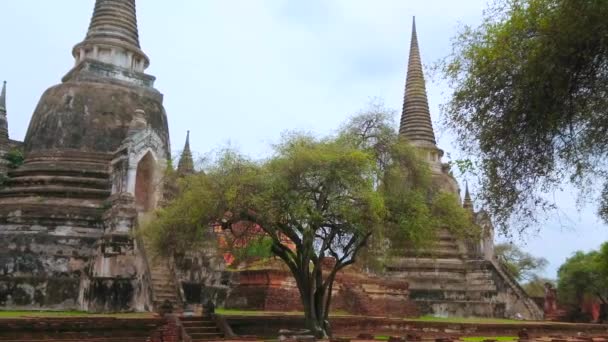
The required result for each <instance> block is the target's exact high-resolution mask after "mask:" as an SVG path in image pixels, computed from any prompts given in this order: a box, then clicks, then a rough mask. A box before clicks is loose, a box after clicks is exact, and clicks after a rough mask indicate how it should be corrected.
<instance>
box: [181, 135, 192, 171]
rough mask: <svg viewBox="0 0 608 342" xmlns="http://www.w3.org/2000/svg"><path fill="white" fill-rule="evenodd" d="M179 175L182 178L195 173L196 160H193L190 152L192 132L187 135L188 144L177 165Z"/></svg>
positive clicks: (185, 145)
mask: <svg viewBox="0 0 608 342" xmlns="http://www.w3.org/2000/svg"><path fill="white" fill-rule="evenodd" d="M177 173H178V174H179V175H180V176H186V175H191V174H193V173H194V160H193V159H192V151H190V131H188V132H187V133H186V143H185V144H184V150H183V151H182V155H181V157H180V158H179V163H178V164H177Z"/></svg>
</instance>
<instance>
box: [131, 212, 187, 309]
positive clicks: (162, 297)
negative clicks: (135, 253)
mask: <svg viewBox="0 0 608 342" xmlns="http://www.w3.org/2000/svg"><path fill="white" fill-rule="evenodd" d="M140 221H141V218H140ZM141 238H142V240H140V241H142V242H143V245H144V251H143V252H144V257H145V258H146V260H147V262H148V268H149V270H150V283H151V284H150V287H151V289H152V304H153V306H154V310H155V311H156V312H161V311H165V309H164V306H167V304H169V305H170V307H171V309H172V312H173V313H178V314H181V313H182V312H183V309H184V302H183V299H182V298H183V296H182V294H181V290H180V288H179V284H178V283H177V280H176V279H175V274H174V272H173V270H171V268H170V267H169V260H167V258H164V257H162V256H159V255H157V253H155V252H154V250H153V249H152V246H151V245H150V241H148V239H147V238H146V236H145V234H143V235H142V237H141Z"/></svg>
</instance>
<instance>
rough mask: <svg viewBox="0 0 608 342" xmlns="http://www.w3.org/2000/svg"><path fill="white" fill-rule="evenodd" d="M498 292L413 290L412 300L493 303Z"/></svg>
mask: <svg viewBox="0 0 608 342" xmlns="http://www.w3.org/2000/svg"><path fill="white" fill-rule="evenodd" d="M496 294H497V292H496V291H450V290H424V289H420V290H411V291H410V299H411V300H416V301H419V300H436V301H448V302H452V301H467V300H473V301H475V300H478V301H493V300H492V298H494V297H495V296H496Z"/></svg>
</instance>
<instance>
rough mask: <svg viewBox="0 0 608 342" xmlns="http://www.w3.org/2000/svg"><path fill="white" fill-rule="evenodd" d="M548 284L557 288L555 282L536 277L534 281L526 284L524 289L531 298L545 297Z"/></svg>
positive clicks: (531, 280)
mask: <svg viewBox="0 0 608 342" xmlns="http://www.w3.org/2000/svg"><path fill="white" fill-rule="evenodd" d="M547 283H549V284H551V286H555V280H552V279H548V278H543V277H540V276H538V275H534V276H533V277H532V279H530V280H529V281H528V282H526V283H524V284H523V285H522V287H523V289H524V290H525V291H526V293H527V294H528V296H530V297H544V296H545V284H547Z"/></svg>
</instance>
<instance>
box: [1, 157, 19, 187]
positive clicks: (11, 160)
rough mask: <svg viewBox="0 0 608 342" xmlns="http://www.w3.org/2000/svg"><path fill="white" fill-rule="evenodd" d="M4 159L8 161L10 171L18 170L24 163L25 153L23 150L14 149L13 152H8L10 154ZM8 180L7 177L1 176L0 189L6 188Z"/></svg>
mask: <svg viewBox="0 0 608 342" xmlns="http://www.w3.org/2000/svg"><path fill="white" fill-rule="evenodd" d="M3 158H4V159H5V160H6V161H8V168H9V169H16V168H18V167H19V166H21V165H22V164H23V161H24V157H23V152H21V150H18V149H12V150H10V151H8V153H7V154H6V155H4V157H3ZM7 180H8V177H7V176H5V175H2V174H0V188H2V187H3V186H4V184H5V183H6V181H7Z"/></svg>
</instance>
